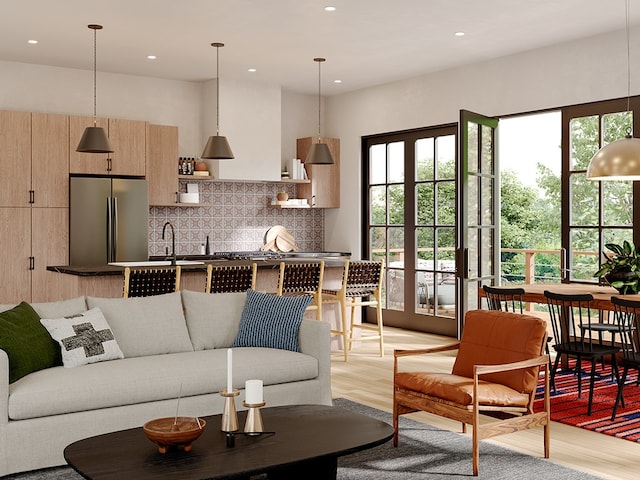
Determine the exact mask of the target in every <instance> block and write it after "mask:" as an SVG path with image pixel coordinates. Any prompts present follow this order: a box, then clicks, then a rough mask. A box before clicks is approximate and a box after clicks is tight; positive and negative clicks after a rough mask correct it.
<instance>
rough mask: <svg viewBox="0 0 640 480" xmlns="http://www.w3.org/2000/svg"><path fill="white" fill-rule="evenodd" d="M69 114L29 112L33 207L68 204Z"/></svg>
mask: <svg viewBox="0 0 640 480" xmlns="http://www.w3.org/2000/svg"><path fill="white" fill-rule="evenodd" d="M68 136H69V117H68V116H67V115H56V114H50V113H32V114H31V159H30V161H31V171H32V173H31V190H33V194H32V202H33V203H32V206H34V207H68V206H69V143H68V142H67V137H68Z"/></svg>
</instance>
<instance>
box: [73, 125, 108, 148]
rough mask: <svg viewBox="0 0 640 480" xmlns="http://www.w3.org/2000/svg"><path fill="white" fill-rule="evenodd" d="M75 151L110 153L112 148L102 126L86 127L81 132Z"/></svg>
mask: <svg viewBox="0 0 640 480" xmlns="http://www.w3.org/2000/svg"><path fill="white" fill-rule="evenodd" d="M76 152H82V153H111V152H113V148H112V147H111V143H109V138H107V134H106V133H105V131H104V128H102V127H87V128H86V129H85V131H84V133H83V134H82V138H81V139H80V143H78V148H76Z"/></svg>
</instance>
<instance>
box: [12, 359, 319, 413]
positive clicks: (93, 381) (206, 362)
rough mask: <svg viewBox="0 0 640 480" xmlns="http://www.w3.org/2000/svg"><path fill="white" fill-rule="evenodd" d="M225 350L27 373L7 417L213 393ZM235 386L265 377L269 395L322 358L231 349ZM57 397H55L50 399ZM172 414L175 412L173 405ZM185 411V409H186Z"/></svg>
mask: <svg viewBox="0 0 640 480" xmlns="http://www.w3.org/2000/svg"><path fill="white" fill-rule="evenodd" d="M226 355H227V351H226V349H216V350H200V351H197V352H183V353H173V354H168V355H154V356H150V357H135V358H124V359H121V360H114V361H112V362H100V363H92V364H90V365H83V366H82V367H78V368H63V367H54V368H50V369H48V370H46V371H41V372H34V373H32V374H31V375H27V376H26V377H23V378H22V379H20V380H18V381H17V382H16V383H14V384H12V385H11V386H10V387H9V391H10V396H9V418H10V419H11V420H24V419H28V418H36V417H44V416H50V415H58V414H63V413H71V412H79V411H87V410H95V409H98V408H108V407H116V406H120V405H132V404H139V403H145V402H151V401H159V400H169V399H176V398H177V397H178V393H179V391H180V389H181V387H180V385H182V392H181V395H182V396H183V397H188V396H193V395H205V394H215V395H217V394H218V392H220V390H223V389H224V388H226V378H227V375H226ZM233 366H234V369H233V378H234V388H240V389H242V388H244V384H245V382H246V381H247V380H251V379H255V378H259V379H262V380H263V382H264V386H265V400H266V401H267V402H269V400H270V398H269V393H268V391H269V389H268V387H269V386H270V385H280V384H285V383H291V382H298V381H305V380H312V379H315V378H317V377H318V374H319V365H318V360H317V359H316V358H315V357H312V356H310V355H305V354H302V353H297V352H291V351H288V350H276V349H267V348H237V349H234V351H233ZM52 399H55V401H52ZM173 408H174V410H172V411H171V412H170V413H169V412H168V414H171V415H173V413H175V406H174V407H173ZM185 413H186V412H185Z"/></svg>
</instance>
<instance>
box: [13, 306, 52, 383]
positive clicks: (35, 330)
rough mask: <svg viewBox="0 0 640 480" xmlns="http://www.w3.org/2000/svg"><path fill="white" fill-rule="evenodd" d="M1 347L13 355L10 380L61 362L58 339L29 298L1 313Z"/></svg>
mask: <svg viewBox="0 0 640 480" xmlns="http://www.w3.org/2000/svg"><path fill="white" fill-rule="evenodd" d="M0 348H1V349H2V350H4V351H5V352H6V353H7V356H8V357H9V383H13V382H15V381H16V380H19V379H20V378H22V377H24V376H25V375H28V374H29V373H31V372H35V371H37V370H42V369H45V368H50V367H53V366H55V365H56V364H58V365H59V364H60V363H59V359H60V352H59V349H58V346H57V344H56V342H54V341H53V340H52V339H51V337H50V336H49V333H48V332H47V329H46V328H44V327H43V326H42V325H41V324H40V317H39V316H38V314H37V313H36V312H35V310H34V309H33V308H31V306H30V305H29V304H28V303H26V302H22V303H21V304H20V305H17V306H15V307H13V308H12V309H10V310H7V311H4V312H2V313H0Z"/></svg>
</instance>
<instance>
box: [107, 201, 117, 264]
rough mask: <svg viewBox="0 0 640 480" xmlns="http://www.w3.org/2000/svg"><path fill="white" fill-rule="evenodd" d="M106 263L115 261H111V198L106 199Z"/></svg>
mask: <svg viewBox="0 0 640 480" xmlns="http://www.w3.org/2000/svg"><path fill="white" fill-rule="evenodd" d="M106 222H107V263H108V262H113V261H115V260H114V259H113V255H112V254H111V251H112V246H111V244H112V242H113V231H112V230H113V205H112V202H111V197H107V218H106Z"/></svg>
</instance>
